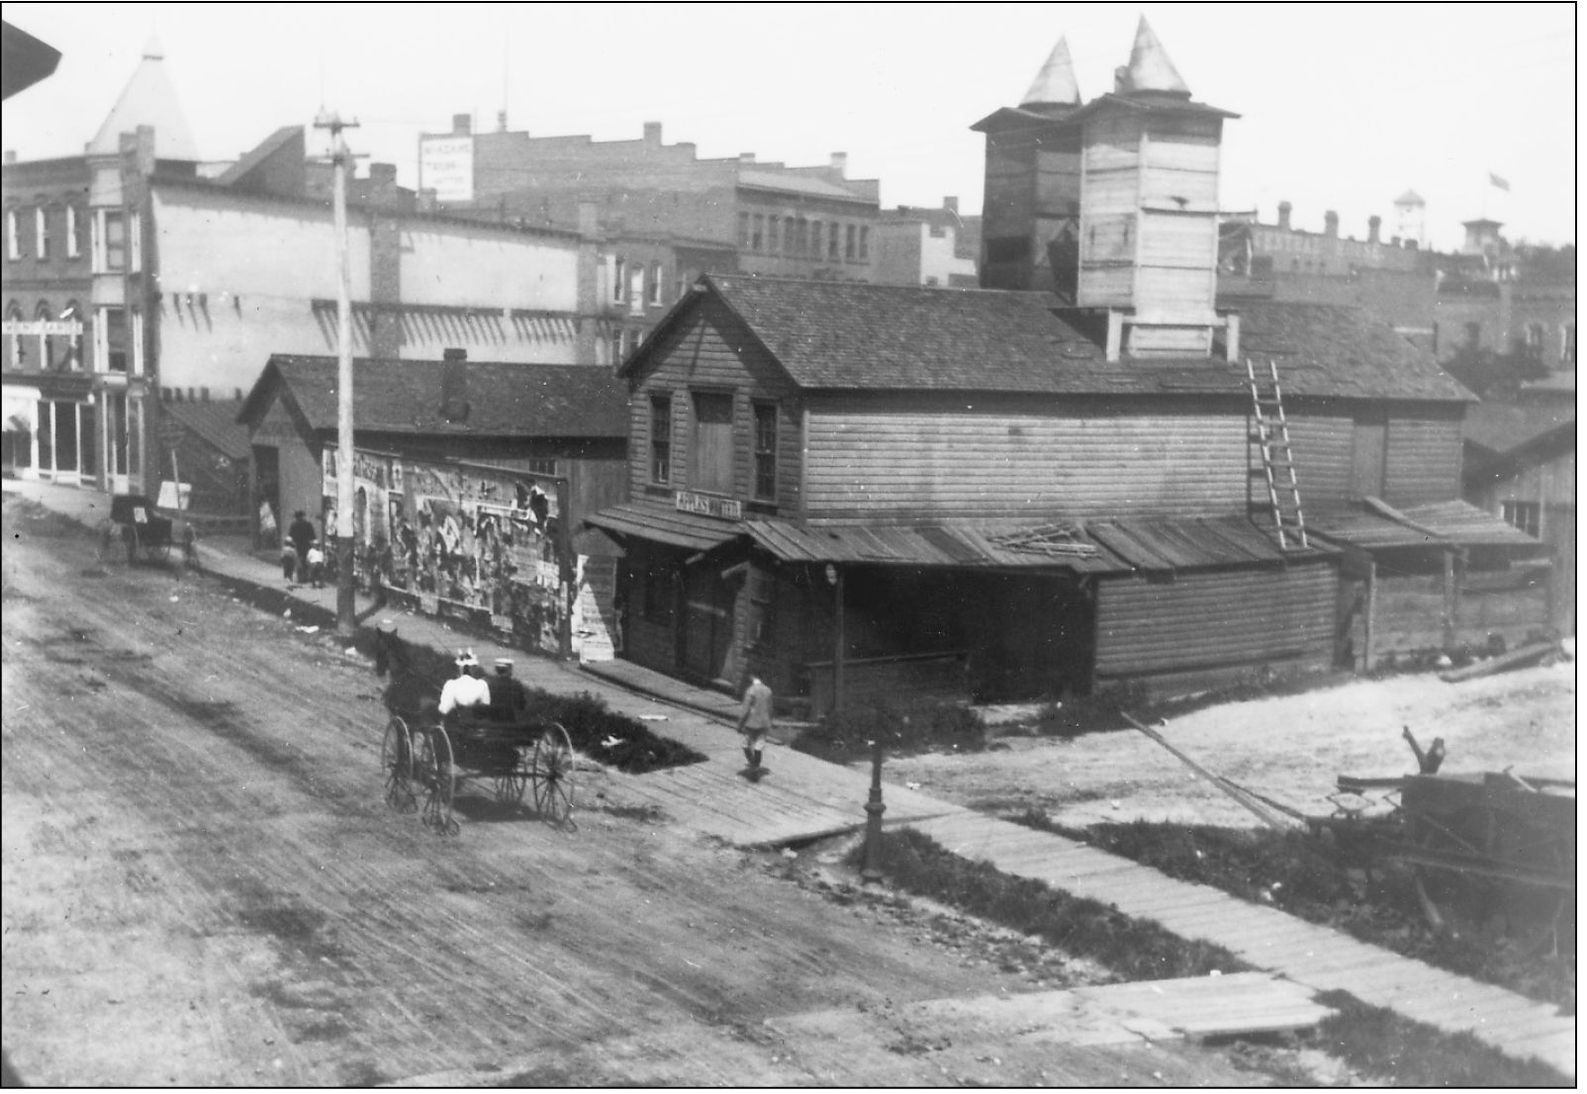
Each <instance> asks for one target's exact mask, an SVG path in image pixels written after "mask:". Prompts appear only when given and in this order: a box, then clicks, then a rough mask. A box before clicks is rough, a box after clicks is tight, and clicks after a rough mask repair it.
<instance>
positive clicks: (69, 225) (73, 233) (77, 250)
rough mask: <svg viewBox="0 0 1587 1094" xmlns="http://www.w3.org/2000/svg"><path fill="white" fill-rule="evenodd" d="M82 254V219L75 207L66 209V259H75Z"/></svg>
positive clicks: (69, 206) (71, 206) (70, 206)
mask: <svg viewBox="0 0 1587 1094" xmlns="http://www.w3.org/2000/svg"><path fill="white" fill-rule="evenodd" d="M82 253H83V218H82V214H81V213H79V212H78V211H77V206H75V205H68V206H67V207H66V257H67V258H77V257H79V256H80V255H81V254H82Z"/></svg>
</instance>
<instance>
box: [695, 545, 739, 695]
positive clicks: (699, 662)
mask: <svg viewBox="0 0 1587 1094" xmlns="http://www.w3.org/2000/svg"><path fill="white" fill-rule="evenodd" d="M734 600H735V597H734V586H733V584H732V583H730V582H728V581H724V580H723V579H722V575H721V573H720V572H719V571H717V570H716V569H714V568H712V567H709V566H695V567H692V568H691V569H689V570H688V571H687V576H686V577H685V579H684V611H683V668H684V672H685V674H686V675H688V676H691V677H693V678H695V679H698V680H704V681H711V680H716V679H718V678H720V677H721V676H722V675H723V671H724V669H725V668H726V665H727V659H728V648H729V646H730V645H731V644H732V640H733V608H734Z"/></svg>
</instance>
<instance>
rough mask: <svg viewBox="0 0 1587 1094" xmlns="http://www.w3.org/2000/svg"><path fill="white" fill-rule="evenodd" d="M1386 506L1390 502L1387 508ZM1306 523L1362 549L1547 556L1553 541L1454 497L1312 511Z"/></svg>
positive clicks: (1337, 539) (1318, 532)
mask: <svg viewBox="0 0 1587 1094" xmlns="http://www.w3.org/2000/svg"><path fill="white" fill-rule="evenodd" d="M1385 508H1387V507H1385ZM1308 524H1309V526H1310V528H1311V530H1312V531H1314V532H1315V533H1316V534H1317V535H1319V536H1321V537H1323V538H1324V539H1327V540H1330V541H1332V542H1334V543H1339V544H1343V545H1344V546H1347V547H1356V548H1360V549H1361V550H1363V551H1373V550H1393V549H1397V548H1398V549H1403V548H1410V547H1435V548H1436V547H1446V548H1449V547H1498V548H1506V549H1509V550H1512V551H1514V552H1518V553H1520V554H1533V555H1544V554H1547V553H1548V552H1549V550H1550V548H1549V545H1548V544H1546V543H1543V542H1542V541H1540V540H1538V539H1535V538H1533V537H1532V536H1529V535H1527V534H1526V533H1525V532H1523V531H1521V530H1520V529H1519V528H1516V527H1514V526H1512V525H1510V524H1506V523H1505V522H1504V521H1502V520H1500V519H1499V518H1498V517H1496V516H1494V515H1493V514H1491V513H1485V512H1483V511H1482V510H1481V509H1478V508H1477V507H1476V506H1474V505H1472V504H1470V503H1469V502H1464V501H1459V500H1451V501H1438V502H1431V503H1429V504H1426V505H1414V506H1407V507H1405V508H1403V509H1397V510H1390V511H1383V510H1374V509H1371V508H1368V507H1366V506H1362V507H1359V508H1352V509H1341V510H1335V511H1332V512H1323V513H1317V514H1313V515H1312V517H1311V518H1310V520H1309V521H1308Z"/></svg>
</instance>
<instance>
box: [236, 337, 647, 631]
mask: <svg viewBox="0 0 1587 1094" xmlns="http://www.w3.org/2000/svg"><path fill="white" fill-rule="evenodd" d="M336 372H337V366H336V359H335V358H333V357H300V356H293V355H285V354H276V355H274V356H272V357H271V358H270V361H269V363H268V364H267V365H266V366H265V369H264V372H263V374H262V375H261V376H260V379H259V382H258V383H257V384H256V385H255V386H254V389H253V391H252V392H251V393H250V394H249V396H248V398H247V399H246V400H245V401H244V403H243V406H242V410H241V412H240V414H239V420H240V421H242V422H244V423H245V424H246V425H247V426H248V429H249V436H250V440H251V442H252V460H251V470H252V483H253V490H252V495H253V498H254V503H253V509H254V519H255V532H256V535H257V536H258V542H259V543H260V544H261V546H274V545H275V543H276V537H277V536H278V535H279V534H281V532H284V530H285V527H286V525H287V524H288V523H289V522H290V520H291V514H292V513H294V512H295V511H297V510H300V509H301V510H303V511H304V512H306V513H308V514H309V515H310V516H311V518H312V519H314V520H315V522H316V524H318V525H319V526H320V527H321V528H322V529H326V530H329V529H334V528H335V526H336V525H335V518H334V512H333V509H334V506H335V502H336V476H337V458H338V457H337V451H336V438H337V417H336V414H337V398H336ZM353 391H354V400H355V405H354V408H353V417H354V422H355V431H354V444H355V452H354V481H355V489H356V496H357V498H358V503H357V504H358V508H357V510H356V511H355V513H354V517H353V525H354V529H355V531H354V534H355V536H356V538H357V541H358V542H357V545H356V546H357V550H356V552H355V554H356V558H357V563H358V570H359V577H360V581H363V582H369V581H371V580H372V579H373V577H374V575H375V573H376V572H378V573H379V576H380V580H381V583H382V584H383V585H384V586H385V587H386V588H387V589H388V590H390V591H391V593H392V595H394V596H396V597H397V598H398V599H403V600H406V601H407V602H409V603H411V605H412V606H413V607H415V608H418V609H419V610H422V611H424V612H426V613H429V614H437V613H439V614H443V615H448V616H451V617H454V618H458V619H460V620H465V621H468V622H471V623H476V624H478V625H481V626H488V627H492V628H494V629H496V630H498V631H502V632H504V634H505V636H507V637H509V638H511V639H514V640H517V641H518V642H520V644H523V645H525V646H526V647H528V648H532V649H540V650H543V651H545V652H551V653H561V654H563V655H572V654H576V655H578V656H581V657H584V658H586V659H600V658H602V657H610V656H611V636H610V631H611V626H610V619H609V618H608V617H609V614H610V611H611V605H612V602H613V596H614V583H615V575H616V565H617V563H616V554H617V552H616V551H615V550H613V548H612V545H611V542H610V540H609V539H607V537H605V536H603V535H600V534H599V533H593V532H589V531H587V530H585V529H583V528H582V527H581V526H580V521H581V520H582V518H583V517H584V516H585V515H586V514H588V513H593V512H595V511H596V510H598V509H601V508H602V507H604V506H607V505H610V504H612V503H613V502H615V501H618V500H620V499H621V498H622V497H623V496H624V478H625V474H626V470H627V469H626V451H627V449H626V434H627V407H626V393H625V392H624V390H623V386H622V384H620V383H619V382H617V381H616V380H615V379H613V377H612V376H611V375H610V374H609V373H608V372H606V371H605V370H604V369H599V368H592V367H590V366H588V365H536V364H510V363H500V362H470V361H467V360H466V359H464V358H463V356H462V351H448V358H447V359H446V360H443V361H412V360H370V359H359V360H356V361H355V362H354V381H353Z"/></svg>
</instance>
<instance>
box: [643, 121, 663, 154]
mask: <svg viewBox="0 0 1587 1094" xmlns="http://www.w3.org/2000/svg"><path fill="white" fill-rule="evenodd" d="M645 147H646V148H660V147H661V123H660V122H646V123H645Z"/></svg>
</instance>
